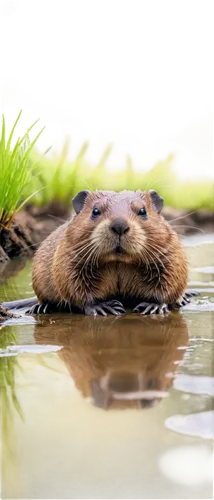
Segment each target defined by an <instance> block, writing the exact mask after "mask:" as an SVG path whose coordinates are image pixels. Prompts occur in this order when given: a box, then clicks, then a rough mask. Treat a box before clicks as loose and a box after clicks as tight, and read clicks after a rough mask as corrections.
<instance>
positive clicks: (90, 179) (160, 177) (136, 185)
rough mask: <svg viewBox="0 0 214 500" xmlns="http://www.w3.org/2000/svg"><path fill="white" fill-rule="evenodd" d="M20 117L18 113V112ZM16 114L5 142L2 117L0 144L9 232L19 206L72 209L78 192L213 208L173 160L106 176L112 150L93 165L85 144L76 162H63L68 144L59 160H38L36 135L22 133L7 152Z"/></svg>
mask: <svg viewBox="0 0 214 500" xmlns="http://www.w3.org/2000/svg"><path fill="white" fill-rule="evenodd" d="M20 114H21V113H20ZM20 114H19V116H18V118H17V120H16V122H15V125H14V127H13V129H12V131H11V133H10V136H9V139H8V142H7V144H6V141H5V119H4V116H3V122H2V135H1V142H0V162H1V163H0V225H2V226H4V227H5V226H6V227H8V226H9V225H10V223H11V221H12V219H13V217H14V215H15V214H16V212H17V211H18V210H20V209H21V208H22V207H23V205H24V203H26V202H29V203H30V204H31V205H36V206H40V207H41V206H44V205H46V204H49V203H50V202H51V203H59V204H63V205H64V206H65V207H67V208H69V207H71V202H72V198H73V196H74V195H75V194H76V193H77V192H78V191H79V190H81V189H90V190H94V189H113V190H116V191H120V190H122V189H132V190H135V189H142V190H145V189H156V190H157V191H158V192H159V194H160V195H161V196H163V198H164V199H165V205H170V206H173V207H175V208H184V209H188V210H190V211H191V210H197V209H199V208H207V209H210V210H213V209H214V206H213V203H214V202H213V186H212V184H211V182H209V181H207V182H201V181H200V182H198V183H197V182H179V181H178V179H177V178H176V176H175V174H174V172H173V155H170V156H168V158H166V159H165V160H164V161H160V162H158V163H157V164H156V165H155V166H154V167H153V168H152V169H150V170H149V171H141V172H136V171H135V170H134V168H133V165H132V160H131V158H130V157H127V162H126V165H125V166H124V168H123V169H122V170H121V171H119V172H118V171H113V172H112V171H109V170H108V169H107V168H106V161H107V159H108V156H109V154H110V153H111V149H112V146H111V145H109V146H107V148H106V150H105V151H104V153H103V155H102V157H101V158H100V160H99V161H98V163H97V165H95V166H94V165H90V164H89V163H88V162H87V161H86V159H85V153H86V151H87V148H88V144H87V143H84V144H83V146H82V148H81V150H80V152H79V154H78V155H77V157H76V158H75V159H74V160H73V161H70V160H68V158H67V153H68V146H69V143H68V141H66V142H65V145H64V147H63V150H62V153H61V154H60V155H56V154H55V155H52V157H50V156H47V155H46V154H44V155H41V154H40V153H39V152H38V151H37V150H36V149H35V147H34V145H35V143H36V141H37V139H38V137H39V136H40V134H41V132H42V131H41V132H40V133H39V134H38V135H37V137H36V138H35V139H34V141H33V142H32V143H30V140H29V131H30V130H31V129H32V128H33V126H34V125H35V123H36V122H35V123H34V124H33V125H32V126H31V127H30V128H29V129H28V131H27V132H26V134H25V135H24V136H23V137H22V138H19V139H18V140H17V142H16V144H15V147H14V148H13V149H12V150H11V140H12V137H13V134H14V129H15V127H16V124H17V122H18V120H19V117H20Z"/></svg>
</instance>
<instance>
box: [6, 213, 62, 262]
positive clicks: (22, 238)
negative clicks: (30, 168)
mask: <svg viewBox="0 0 214 500" xmlns="http://www.w3.org/2000/svg"><path fill="white" fill-rule="evenodd" d="M69 216H70V210H68V209H67V208H65V207H63V206H60V205H56V204H48V205H45V206H44V207H41V208H37V207H28V208H27V209H26V210H22V211H20V212H18V213H17V215H16V217H15V218H14V221H13V223H12V224H11V226H10V228H9V230H8V229H4V228H0V262H6V261H8V260H10V259H13V258H16V257H19V256H27V257H31V256H32V255H33V254H34V253H35V251H36V249H37V248H38V246H39V245H40V243H41V242H42V241H43V240H44V239H45V238H46V237H47V236H48V235H49V234H50V233H51V232H52V231H54V229H56V228H57V227H58V226H59V225H60V224H63V222H64V221H66V220H67V219H68V218H69Z"/></svg>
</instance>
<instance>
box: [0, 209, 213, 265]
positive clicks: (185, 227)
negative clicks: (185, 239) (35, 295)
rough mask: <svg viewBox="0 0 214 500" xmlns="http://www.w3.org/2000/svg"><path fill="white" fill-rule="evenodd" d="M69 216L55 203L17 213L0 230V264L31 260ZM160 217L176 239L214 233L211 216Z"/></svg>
mask: <svg viewBox="0 0 214 500" xmlns="http://www.w3.org/2000/svg"><path fill="white" fill-rule="evenodd" d="M70 215H71V210H70V209H69V208H66V207H65V206H64V205H60V204H59V203H53V202H52V203H48V204H47V205H45V206H43V207H41V208H38V207H35V206H30V205H29V206H27V207H26V208H25V210H22V211H20V212H18V213H17V215H16V217H15V218H14V221H13V223H12V224H11V227H10V229H9V230H6V229H3V228H1V229H0V262H7V261H8V260H10V259H13V258H15V257H19V256H21V257H22V256H27V257H31V256H32V255H33V254H34V252H35V250H36V249H37V248H38V246H39V244H40V243H41V242H42V241H43V240H44V239H45V238H46V237H47V236H48V235H49V234H50V233H51V232H52V231H54V229H56V228H57V227H58V226H59V225H60V224H63V222H64V221H65V220H67V219H68V218H69V217H70ZM163 215H164V217H165V218H166V220H168V221H170V223H171V225H172V227H174V229H175V231H177V232H178V234H180V235H187V234H194V233H197V231H198V230H199V231H204V233H210V232H213V231H214V213H213V212H210V211H208V210H204V209H201V210H197V211H195V212H193V213H191V212H188V211H186V210H177V209H175V208H172V207H165V208H164V210H163Z"/></svg>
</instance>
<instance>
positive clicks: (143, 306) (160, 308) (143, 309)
mask: <svg viewBox="0 0 214 500" xmlns="http://www.w3.org/2000/svg"><path fill="white" fill-rule="evenodd" d="M133 312H134V313H138V314H142V315H143V316H145V315H147V314H168V313H169V309H168V305H167V304H155V303H151V302H141V303H140V304H138V306H136V307H135V308H134V309H133Z"/></svg>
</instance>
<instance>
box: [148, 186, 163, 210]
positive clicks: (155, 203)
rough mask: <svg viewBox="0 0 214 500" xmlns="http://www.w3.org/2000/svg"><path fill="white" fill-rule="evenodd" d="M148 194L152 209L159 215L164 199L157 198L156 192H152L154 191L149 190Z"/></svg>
mask: <svg viewBox="0 0 214 500" xmlns="http://www.w3.org/2000/svg"><path fill="white" fill-rule="evenodd" d="M149 194H150V198H151V200H152V208H153V210H154V211H155V212H157V213H158V214H159V213H160V212H161V210H162V208H163V204H164V199H163V198H161V196H159V194H158V193H157V191H154V189H150V191H149Z"/></svg>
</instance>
